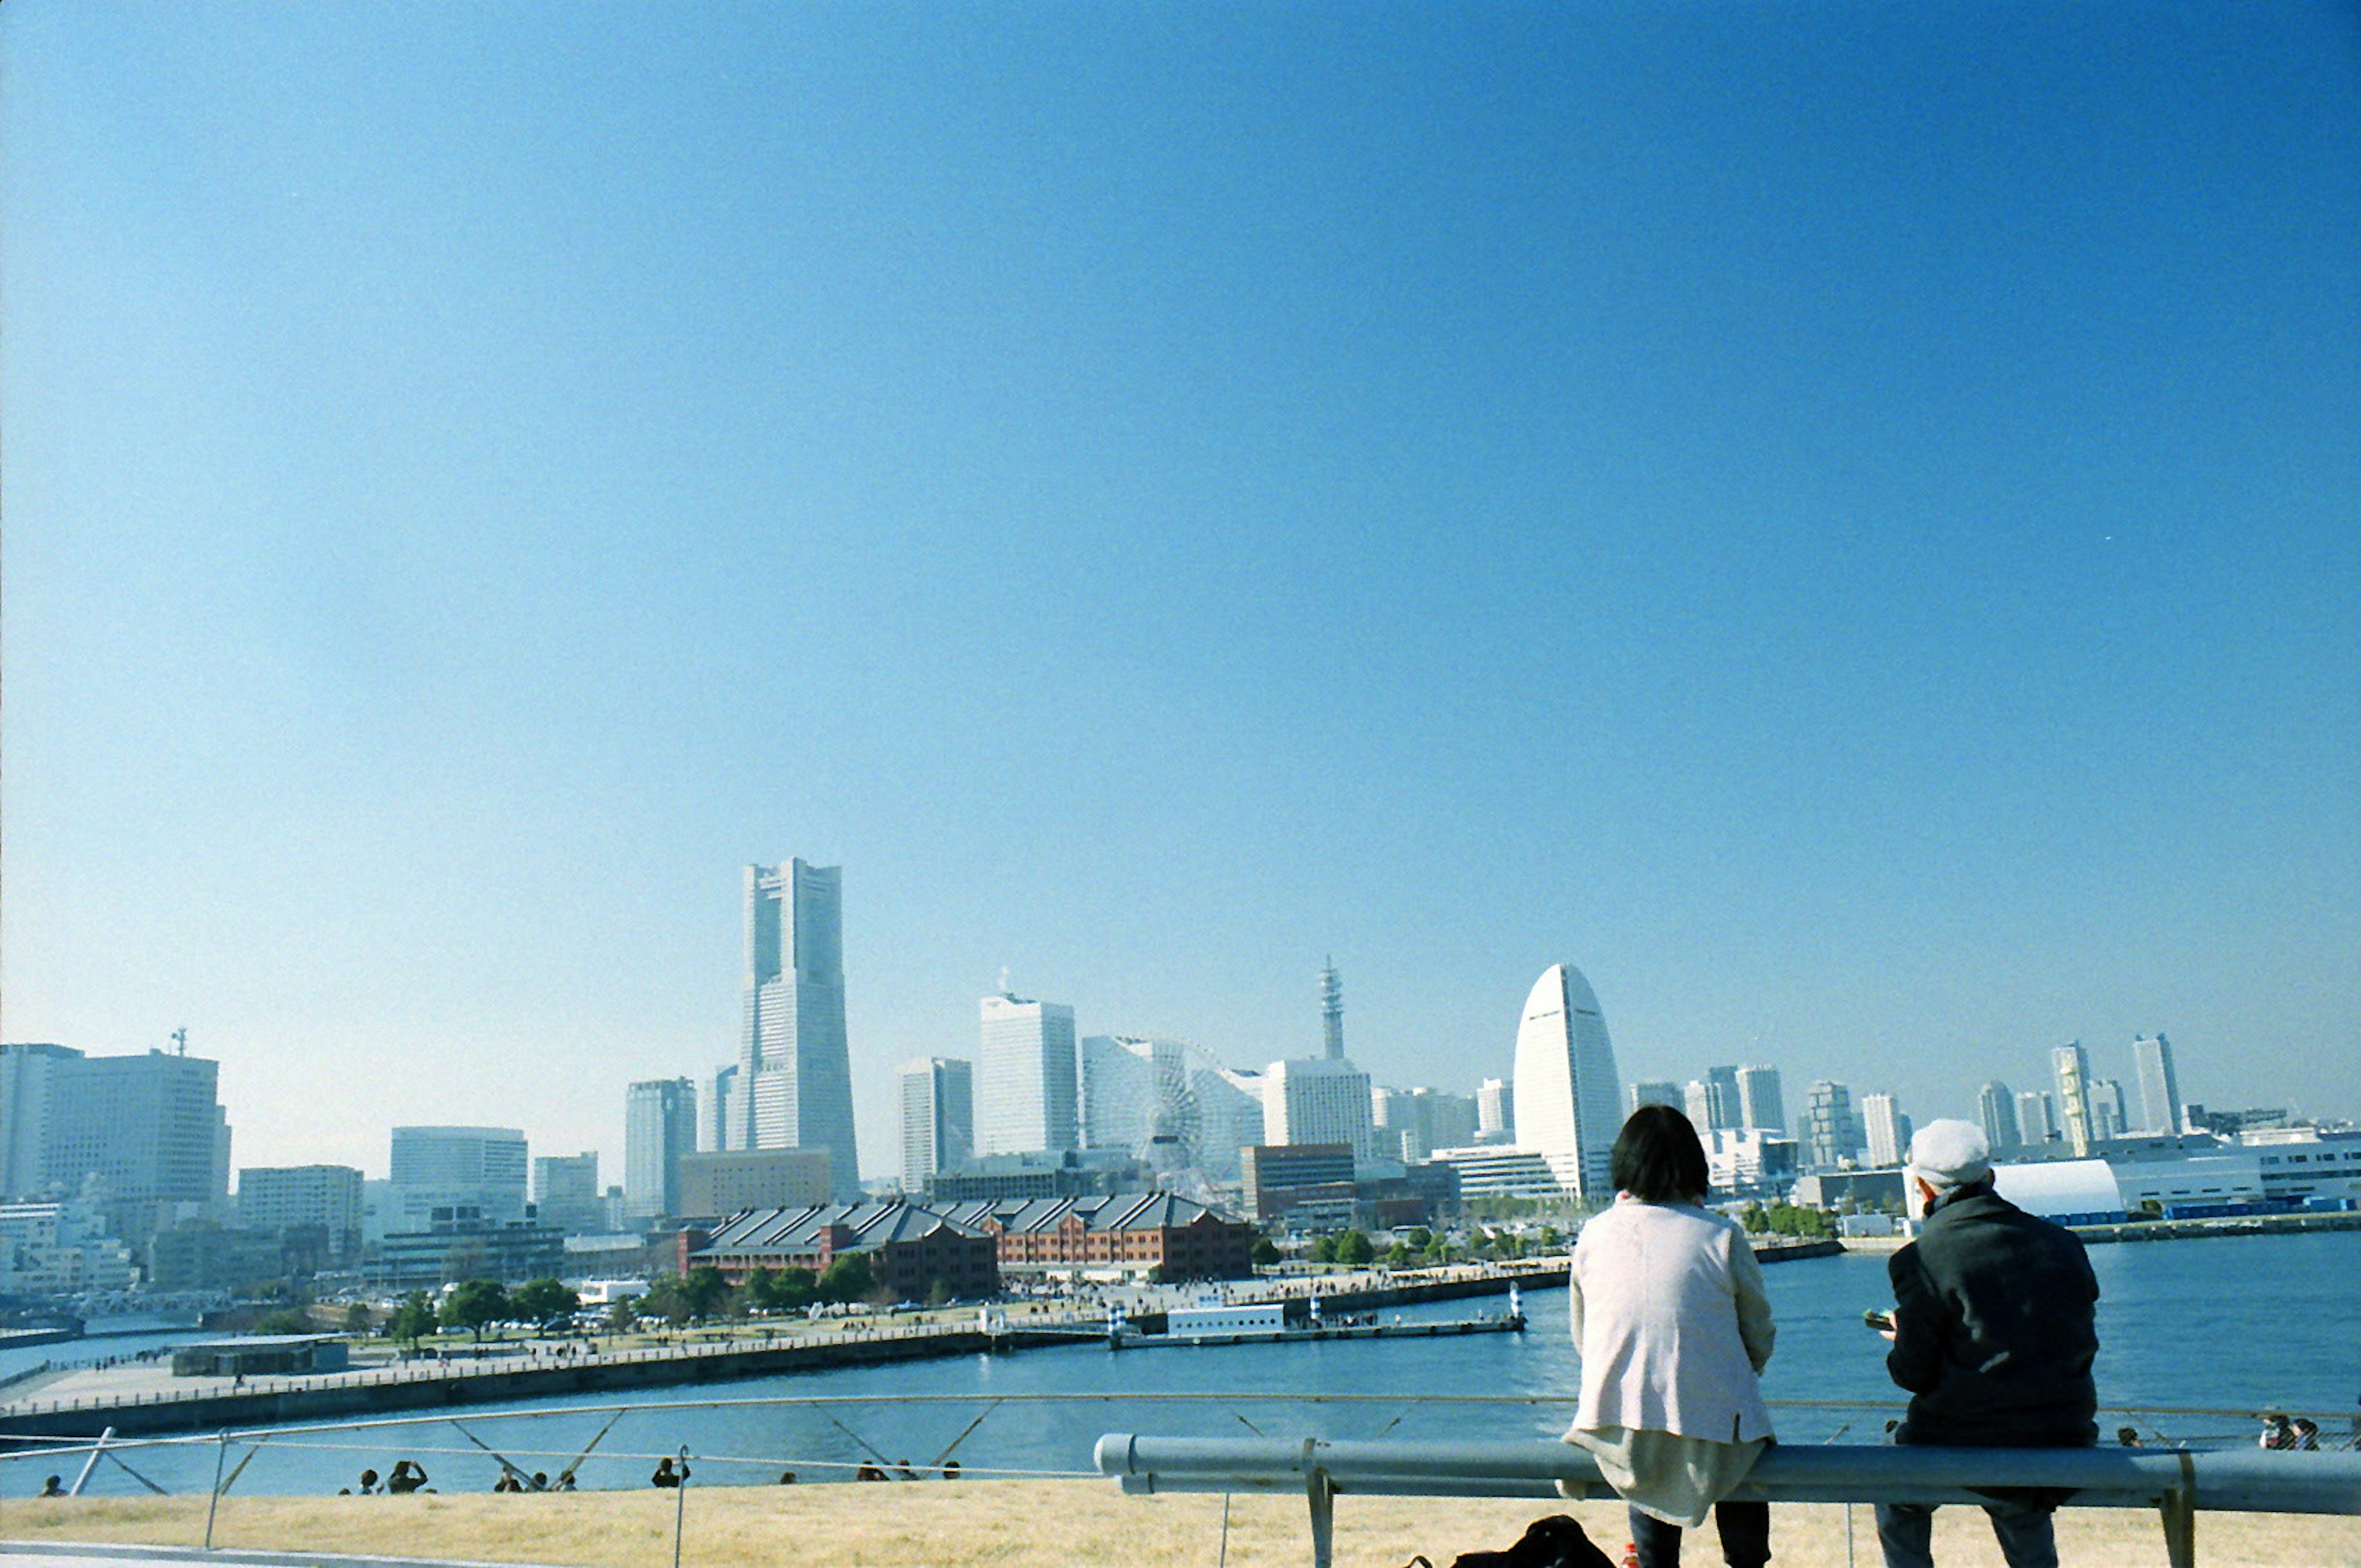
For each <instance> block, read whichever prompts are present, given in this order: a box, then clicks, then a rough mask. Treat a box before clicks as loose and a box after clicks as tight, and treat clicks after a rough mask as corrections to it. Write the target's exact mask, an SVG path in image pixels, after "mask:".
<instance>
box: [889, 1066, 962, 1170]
mask: <svg viewBox="0 0 2361 1568" xmlns="http://www.w3.org/2000/svg"><path fill="white" fill-rule="evenodd" d="M901 1080H902V1190H903V1191H905V1192H911V1193H917V1192H924V1191H925V1190H927V1178H928V1177H930V1176H935V1175H939V1174H940V1173H941V1172H943V1171H946V1170H951V1169H955V1168H958V1167H959V1166H961V1165H963V1164H965V1163H966V1162H967V1159H968V1157H969V1156H970V1155H971V1154H972V1153H974V1151H975V1064H974V1063H972V1062H966V1061H961V1060H960V1059H959V1058H956V1057H924V1058H919V1059H918V1060H917V1061H906V1062H904V1063H903V1064H902V1072H901Z"/></svg>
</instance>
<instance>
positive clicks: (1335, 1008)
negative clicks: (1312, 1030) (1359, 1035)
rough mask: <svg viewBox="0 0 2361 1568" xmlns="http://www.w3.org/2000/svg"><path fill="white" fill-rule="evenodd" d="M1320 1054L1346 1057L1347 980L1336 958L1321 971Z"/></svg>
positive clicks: (1341, 1058) (1337, 1058)
mask: <svg viewBox="0 0 2361 1568" xmlns="http://www.w3.org/2000/svg"><path fill="white" fill-rule="evenodd" d="M1320 1054H1321V1055H1322V1056H1324V1057H1326V1058H1328V1059H1329V1060H1330V1061H1342V1060H1344V1059H1345V982H1344V981H1343V980H1342V979H1341V978H1339V977H1338V975H1337V973H1336V960H1335V959H1329V960H1328V962H1327V965H1326V967H1325V968H1323V969H1322V970H1321V971H1320Z"/></svg>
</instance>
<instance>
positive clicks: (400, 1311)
mask: <svg viewBox="0 0 2361 1568" xmlns="http://www.w3.org/2000/svg"><path fill="white" fill-rule="evenodd" d="M433 1332H434V1303H433V1302H431V1301H429V1300H427V1299H426V1292H425V1291H423V1290H412V1292H411V1293H410V1294H409V1295H408V1296H407V1297H405V1298H403V1299H402V1303H401V1306H399V1307H396V1308H395V1309H394V1310H393V1316H392V1317H391V1318H390V1320H388V1321H387V1322H386V1325H385V1337H386V1338H388V1339H395V1340H403V1339H406V1340H408V1341H409V1342H410V1348H411V1349H412V1350H416V1349H417V1348H418V1342H419V1341H420V1340H422V1339H424V1338H425V1337H426V1336H427V1335H428V1334H431V1333H433Z"/></svg>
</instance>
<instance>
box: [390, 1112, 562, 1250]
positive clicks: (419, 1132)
mask: <svg viewBox="0 0 2361 1568" xmlns="http://www.w3.org/2000/svg"><path fill="white" fill-rule="evenodd" d="M390 1152H391V1158H390V1161H389V1164H390V1168H391V1172H392V1181H391V1184H390V1185H391V1187H392V1196H393V1211H394V1212H392V1213H390V1214H388V1215H386V1216H385V1217H384V1220H383V1221H382V1222H380V1223H381V1228H382V1229H384V1230H388V1231H398V1232H400V1231H406V1232H416V1231H423V1230H425V1229H426V1228H427V1227H428V1226H430V1225H432V1224H434V1223H436V1222H437V1221H439V1220H445V1219H447V1220H483V1221H489V1223H493V1224H496V1225H506V1224H513V1223H516V1222H518V1221H520V1220H522V1219H523V1218H524V1195H525V1174H526V1170H527V1168H528V1166H529V1163H530V1162H529V1161H528V1159H527V1157H526V1153H525V1143H524V1134H523V1132H522V1130H521V1129H519V1128H516V1127H396V1128H394V1129H393V1135H392V1141H391V1151H390ZM438 1210H440V1211H443V1212H442V1213H440V1214H438V1213H437V1212H436V1211H438Z"/></svg>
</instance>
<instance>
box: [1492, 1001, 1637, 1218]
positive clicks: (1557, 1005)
mask: <svg viewBox="0 0 2361 1568" xmlns="http://www.w3.org/2000/svg"><path fill="white" fill-rule="evenodd" d="M1619 1084H1620V1080H1618V1079H1617V1077H1616V1074H1615V1047H1613V1046H1612V1045H1610V1044H1609V1042H1608V1038H1607V1020H1606V1018H1605V1017H1603V1016H1602V1015H1601V1014H1600V1013H1599V1011H1598V997H1597V996H1596V995H1594V994H1592V992H1591V989H1590V982H1589V981H1587V980H1585V979H1583V978H1582V971H1581V970H1578V969H1576V968H1575V967H1574V966H1573V965H1572V964H1552V965H1551V966H1550V967H1549V968H1548V969H1546V970H1543V971H1542V977H1541V979H1540V980H1538V981H1534V982H1533V990H1532V995H1530V996H1528V997H1526V998H1525V1011H1524V1017H1523V1021H1522V1022H1521V1023H1520V1024H1519V1025H1518V1026H1517V1073H1516V1116H1517V1146H1519V1147H1520V1148H1527V1149H1532V1151H1533V1152H1535V1153H1536V1154H1539V1155H1540V1156H1542V1157H1543V1158H1544V1159H1546V1160H1548V1161H1549V1164H1550V1168H1551V1169H1552V1170H1554V1171H1555V1172H1556V1173H1557V1179H1558V1184H1559V1185H1560V1186H1562V1187H1564V1188H1565V1190H1567V1191H1568V1192H1571V1193H1573V1194H1574V1195H1575V1196H1576V1197H1577V1198H1579V1199H1581V1200H1583V1201H1585V1202H1588V1203H1605V1202H1608V1201H1610V1200H1611V1199H1612V1198H1613V1197H1614V1195H1615V1183H1614V1180H1613V1179H1612V1178H1611V1177H1609V1174H1608V1158H1609V1155H1610V1154H1611V1153H1612V1151H1613V1149H1614V1147H1615V1135H1616V1134H1617V1133H1618V1132H1619V1131H1620V1130H1621V1128H1622V1123H1623V1115H1622V1091H1621V1090H1620V1087H1619Z"/></svg>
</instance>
